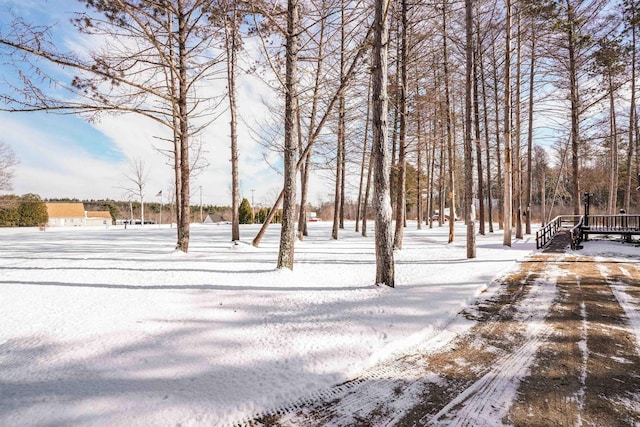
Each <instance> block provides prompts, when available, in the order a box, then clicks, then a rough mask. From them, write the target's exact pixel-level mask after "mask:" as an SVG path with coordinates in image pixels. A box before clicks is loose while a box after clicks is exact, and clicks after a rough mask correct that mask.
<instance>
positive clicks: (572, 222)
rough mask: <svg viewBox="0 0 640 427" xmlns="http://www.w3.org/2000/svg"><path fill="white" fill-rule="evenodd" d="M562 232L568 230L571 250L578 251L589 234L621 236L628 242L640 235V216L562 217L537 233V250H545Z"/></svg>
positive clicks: (556, 218)
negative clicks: (632, 237) (559, 232)
mask: <svg viewBox="0 0 640 427" xmlns="http://www.w3.org/2000/svg"><path fill="white" fill-rule="evenodd" d="M560 230H567V231H568V232H569V238H570V239H571V249H578V248H579V246H580V242H582V241H583V240H588V238H589V234H619V235H621V236H624V237H625V238H626V239H627V240H631V236H633V235H640V215H625V214H621V215H589V216H579V215H560V216H557V217H555V218H554V219H553V220H552V221H551V222H549V223H548V224H547V225H545V226H544V227H542V228H541V229H540V230H538V231H537V232H536V248H537V249H540V248H544V247H545V246H547V245H548V244H549V242H551V240H552V239H553V238H554V236H555V235H556V234H557V233H558V231H560Z"/></svg>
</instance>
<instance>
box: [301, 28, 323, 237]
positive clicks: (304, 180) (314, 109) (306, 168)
mask: <svg viewBox="0 0 640 427" xmlns="http://www.w3.org/2000/svg"><path fill="white" fill-rule="evenodd" d="M325 28H326V17H324V16H323V17H322V18H321V20H320V34H319V37H320V38H319V41H318V61H317V63H316V71H315V82H314V86H313V97H312V99H311V112H310V113H309V129H308V132H307V144H313V142H312V139H313V138H314V136H313V132H314V129H315V126H316V116H317V113H318V99H319V97H320V79H321V75H322V65H323V61H324V33H325ZM301 142H302V141H300V143H301ZM300 150H301V152H302V148H300ZM310 169H311V151H309V153H308V154H307V155H306V156H305V160H304V164H303V165H302V166H301V168H300V176H301V179H300V186H301V191H300V212H299V214H298V239H299V240H302V239H303V237H304V236H307V235H308V233H307V209H306V206H307V198H308V195H309V174H310Z"/></svg>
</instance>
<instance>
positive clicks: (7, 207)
mask: <svg viewBox="0 0 640 427" xmlns="http://www.w3.org/2000/svg"><path fill="white" fill-rule="evenodd" d="M19 205H20V198H19V197H18V196H14V195H9V196H2V197H0V227H17V226H18V222H19V220H20V215H19V214H18V206H19Z"/></svg>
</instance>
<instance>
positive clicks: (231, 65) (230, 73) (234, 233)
mask: <svg viewBox="0 0 640 427" xmlns="http://www.w3.org/2000/svg"><path fill="white" fill-rule="evenodd" d="M232 7H233V10H232V15H231V16H232V22H231V23H229V22H228V20H225V22H224V32H225V42H226V43H225V46H226V50H227V83H228V86H229V114H230V115H231V120H230V122H229V126H230V137H231V240H232V241H234V242H235V241H238V240H240V214H239V207H240V179H239V174H238V132H237V126H238V120H237V108H236V63H237V58H236V50H237V37H238V33H237V22H238V21H237V4H236V3H235V2H233V6H232Z"/></svg>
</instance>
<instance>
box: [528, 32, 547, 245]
mask: <svg viewBox="0 0 640 427" xmlns="http://www.w3.org/2000/svg"><path fill="white" fill-rule="evenodd" d="M536 24H537V23H536V22H535V20H534V19H532V23H531V66H530V68H529V111H528V113H529V124H528V129H527V195H526V200H527V207H526V217H525V233H527V234H531V183H532V181H533V170H532V154H533V106H534V102H533V96H534V91H533V84H534V82H535V76H536V74H535V69H536V38H537V32H536ZM543 216H544V215H543ZM542 221H543V222H544V218H543V219H542Z"/></svg>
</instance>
